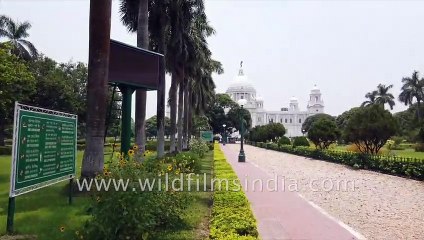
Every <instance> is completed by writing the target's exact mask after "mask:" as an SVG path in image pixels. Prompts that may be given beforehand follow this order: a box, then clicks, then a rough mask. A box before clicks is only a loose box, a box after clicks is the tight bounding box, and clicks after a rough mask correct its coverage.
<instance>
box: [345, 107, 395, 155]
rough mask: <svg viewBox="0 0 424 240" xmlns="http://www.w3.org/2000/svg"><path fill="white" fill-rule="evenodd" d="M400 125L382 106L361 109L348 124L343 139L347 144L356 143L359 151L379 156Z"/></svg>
mask: <svg viewBox="0 0 424 240" xmlns="http://www.w3.org/2000/svg"><path fill="white" fill-rule="evenodd" d="M397 128H398V123H397V121H396V119H395V118H394V117H393V116H392V114H391V113H390V112H389V111H387V110H384V108H383V107H382V106H381V105H376V104H374V105H370V106H367V107H362V108H359V109H358V110H357V111H355V113H353V114H352V116H351V117H350V119H349V121H348V122H347V124H346V128H345V129H344V132H343V137H344V139H345V141H346V142H351V143H354V144H355V145H356V146H357V147H358V149H359V151H361V152H363V153H368V154H377V153H378V151H379V150H380V149H381V148H382V147H383V146H384V144H386V141H387V140H388V139H389V138H390V137H391V136H393V135H394V134H395V133H396V131H397Z"/></svg>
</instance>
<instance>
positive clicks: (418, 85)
mask: <svg viewBox="0 0 424 240" xmlns="http://www.w3.org/2000/svg"><path fill="white" fill-rule="evenodd" d="M402 83H403V85H402V88H401V93H400V94H399V101H401V102H403V103H404V104H405V105H412V102H413V101H414V98H415V100H416V101H417V118H418V120H419V121H420V122H421V118H422V117H421V113H420V107H421V102H422V101H423V98H424V79H423V78H421V79H420V78H419V73H418V72H417V71H414V72H413V73H412V77H404V78H402Z"/></svg>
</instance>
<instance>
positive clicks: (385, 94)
mask: <svg viewBox="0 0 424 240" xmlns="http://www.w3.org/2000/svg"><path fill="white" fill-rule="evenodd" d="M392 87H393V85H392V84H390V85H388V86H386V85H384V84H378V86H377V98H376V99H375V103H376V104H380V105H383V107H384V105H386V104H389V107H390V109H391V110H393V106H394V105H395V101H394V99H395V97H394V96H393V94H391V93H390V92H389V90H390V89H391V88H392Z"/></svg>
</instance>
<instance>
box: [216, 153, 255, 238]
mask: <svg viewBox="0 0 424 240" xmlns="http://www.w3.org/2000/svg"><path fill="white" fill-rule="evenodd" d="M214 171H215V177H216V179H227V180H228V191H227V189H226V187H225V186H222V188H221V189H219V187H218V186H217V185H215V186H214V195H213V198H214V201H213V207H212V220H211V223H210V239H228V240H230V239H246V240H247V239H258V230H257V226H256V220H255V217H254V216H253V213H252V210H251V209H250V204H249V201H248V200H247V198H246V196H245V194H244V193H243V191H242V190H240V189H241V188H240V185H237V184H236V183H237V181H238V178H237V175H236V174H235V173H234V171H233V170H232V168H231V166H230V164H228V162H227V161H226V159H225V156H224V154H223V152H222V151H221V149H219V146H215V150H214ZM237 190H238V191H237Z"/></svg>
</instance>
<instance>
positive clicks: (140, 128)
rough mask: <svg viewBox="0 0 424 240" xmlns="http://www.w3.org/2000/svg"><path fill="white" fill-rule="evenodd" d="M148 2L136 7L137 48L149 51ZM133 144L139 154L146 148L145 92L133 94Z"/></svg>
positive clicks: (141, 0)
mask: <svg viewBox="0 0 424 240" xmlns="http://www.w3.org/2000/svg"><path fill="white" fill-rule="evenodd" d="M148 2H149V1H148V0H140V2H139V6H138V22H137V47H140V48H144V49H149V21H148V16H149V11H148ZM135 142H136V143H137V145H138V146H139V149H140V151H141V152H144V150H145V146H146V91H145V90H143V89H138V90H137V91H136V93H135Z"/></svg>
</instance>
